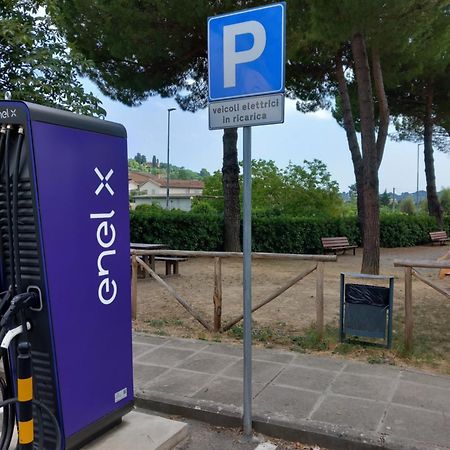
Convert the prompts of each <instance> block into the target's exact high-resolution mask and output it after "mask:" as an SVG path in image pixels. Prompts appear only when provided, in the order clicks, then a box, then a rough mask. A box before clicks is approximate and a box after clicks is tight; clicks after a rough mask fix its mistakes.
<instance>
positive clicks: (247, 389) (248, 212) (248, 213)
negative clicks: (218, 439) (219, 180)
mask: <svg viewBox="0 0 450 450" xmlns="http://www.w3.org/2000/svg"><path fill="white" fill-rule="evenodd" d="M243 159H244V194H243V197H244V217H243V259H244V261H243V266H244V268H243V269H244V273H243V282H244V283H243V284H244V417H243V428H244V437H245V438H251V437H252V253H251V252H252V128H251V127H244V136H243Z"/></svg>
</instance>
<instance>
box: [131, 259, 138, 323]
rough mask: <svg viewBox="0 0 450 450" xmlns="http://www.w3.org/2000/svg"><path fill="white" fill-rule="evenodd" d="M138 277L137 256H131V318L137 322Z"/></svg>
mask: <svg viewBox="0 0 450 450" xmlns="http://www.w3.org/2000/svg"><path fill="white" fill-rule="evenodd" d="M137 276H138V263H137V260H136V255H132V256H131V317H132V319H133V320H136V316H137Z"/></svg>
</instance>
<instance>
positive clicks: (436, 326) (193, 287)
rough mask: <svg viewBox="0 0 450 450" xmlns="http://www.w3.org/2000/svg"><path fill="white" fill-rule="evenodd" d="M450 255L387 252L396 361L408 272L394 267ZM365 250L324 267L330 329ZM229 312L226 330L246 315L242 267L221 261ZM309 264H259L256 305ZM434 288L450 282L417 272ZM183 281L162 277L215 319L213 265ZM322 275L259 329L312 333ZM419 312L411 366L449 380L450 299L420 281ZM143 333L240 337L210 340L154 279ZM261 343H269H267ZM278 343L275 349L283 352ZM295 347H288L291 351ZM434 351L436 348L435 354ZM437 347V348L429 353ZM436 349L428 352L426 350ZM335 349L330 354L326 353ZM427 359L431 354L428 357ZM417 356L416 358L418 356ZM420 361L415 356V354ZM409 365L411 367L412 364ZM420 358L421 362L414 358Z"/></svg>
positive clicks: (260, 319)
mask: <svg viewBox="0 0 450 450" xmlns="http://www.w3.org/2000/svg"><path fill="white" fill-rule="evenodd" d="M448 251H449V246H434V247H433V246H419V247H412V248H394V249H382V250H381V261H380V265H381V270H380V272H381V274H383V275H394V277H395V295H394V341H395V342H396V345H397V350H396V352H394V353H395V355H394V356H395V357H398V356H399V355H400V354H401V345H402V334H403V314H404V313H403V311H404V269H403V268H396V267H394V265H393V262H394V260H395V259H408V260H411V259H412V260H424V259H427V260H436V259H437V258H439V257H441V256H443V255H444V254H445V253H446V252H448ZM361 259H362V250H361V249H358V250H357V252H356V256H353V254H352V252H351V251H349V252H347V254H345V255H342V256H339V257H338V261H337V262H330V263H326V264H325V282H324V296H325V300H324V302H325V324H328V325H329V326H330V327H334V328H337V326H338V320H339V283H340V274H341V272H346V273H349V272H353V273H355V272H356V273H357V272H359V271H360V268H361ZM222 261H223V262H222V280H223V287H222V289H223V307H222V323H223V324H226V323H227V322H228V321H229V320H230V319H231V318H234V317H235V316H237V315H239V314H240V313H242V260H241V259H237V258H233V259H231V258H230V259H229V258H225V259H223V260H222ZM314 264H315V263H313V262H308V261H286V260H282V261H280V260H278V261H275V260H261V259H255V260H254V261H253V266H252V291H253V295H252V297H253V305H256V304H257V303H259V301H261V300H262V299H264V298H266V297H267V296H268V295H270V294H271V293H272V292H274V291H276V290H277V289H278V288H280V287H281V286H283V285H284V284H286V283H287V282H288V281H289V280H290V279H292V278H294V277H295V276H296V275H298V274H299V273H300V272H301V271H303V270H305V269H306V268H308V267H313V266H314ZM418 270H419V271H420V272H421V273H423V274H424V275H425V276H426V277H427V278H428V279H429V280H430V281H432V282H436V283H440V285H441V286H442V287H444V288H446V289H449V290H450V277H447V278H446V279H445V280H444V281H439V280H438V270H431V269H418ZM156 271H157V273H159V274H163V273H164V265H163V263H157V266H156ZM180 273H181V275H179V276H170V277H163V278H164V279H165V281H166V282H167V283H169V284H170V285H171V286H173V287H174V288H175V290H176V291H177V292H178V293H179V294H180V295H181V296H182V297H183V298H184V299H186V300H187V301H189V302H190V303H191V304H192V305H193V306H194V307H195V308H196V309H197V310H199V311H200V312H201V313H202V315H203V317H205V318H206V319H207V320H209V321H210V322H212V320H213V300H212V299H213V289H214V260H213V259H212V258H191V259H189V260H188V261H187V262H183V263H180ZM315 292H316V276H315V272H313V273H312V274H311V275H309V276H308V277H306V278H305V279H303V280H302V281H300V282H299V283H297V284H296V285H294V286H293V287H291V288H290V289H288V290H287V291H286V292H284V293H283V294H281V295H280V296H279V297H278V298H276V299H275V300H273V301H272V302H271V303H269V304H268V305H266V306H264V307H263V308H261V309H260V310H259V311H257V312H255V313H254V314H253V321H254V327H256V328H259V329H265V330H276V329H281V330H283V333H284V334H288V335H289V336H295V335H299V334H301V333H304V332H305V330H308V329H311V325H312V323H313V322H315V314H316V312H315ZM413 305H414V308H413V310H414V324H415V329H414V333H415V335H414V336H415V344H416V343H418V344H419V345H416V348H418V352H419V353H420V354H417V355H416V357H415V360H414V361H412V362H411V361H409V360H411V355H407V358H406V359H407V361H406V363H409V362H411V363H412V364H414V365H419V366H424V365H428V366H430V367H431V368H435V369H437V370H439V371H441V372H442V371H443V372H445V373H447V372H449V373H450V331H449V327H448V324H449V323H450V300H449V299H447V298H445V297H444V296H443V295H441V294H439V293H438V292H436V291H435V290H434V289H432V288H430V287H429V286H427V285H425V284H424V283H423V282H421V281H419V280H417V279H415V278H413ZM134 328H135V329H136V330H138V331H147V332H151V333H156V334H162V335H175V336H181V337H194V338H200V339H214V340H222V341H224V340H230V339H233V338H235V337H236V333H234V334H233V333H231V334H230V333H224V334H221V335H214V334H212V333H208V332H207V331H206V330H205V329H204V328H203V327H202V326H201V325H200V324H199V323H198V322H197V321H196V320H195V319H194V318H192V317H191V316H190V315H189V314H188V313H187V312H186V311H185V310H184V308H183V307H182V306H181V305H180V304H179V303H178V302H177V301H176V300H175V298H174V297H173V296H172V295H171V294H170V293H169V292H168V291H167V290H165V289H164V288H162V287H160V286H159V285H158V284H157V283H156V282H155V281H154V280H152V279H149V278H145V279H139V280H138V318H137V320H136V321H135V323H134ZM261 341H262V342H263V343H265V344H267V343H268V342H264V339H261ZM276 344H277V342H271V345H276ZM288 346H289V345H288ZM430 346H431V347H430ZM429 348H430V349H429ZM427 349H429V350H427ZM324 350H330V348H324ZM424 352H425V353H427V354H426V355H425V354H423V353H424ZM416 353H417V352H416ZM413 356H414V355H413ZM408 358H409V360H408ZM413 359H414V358H413Z"/></svg>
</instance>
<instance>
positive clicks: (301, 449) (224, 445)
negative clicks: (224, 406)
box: [173, 416, 326, 450]
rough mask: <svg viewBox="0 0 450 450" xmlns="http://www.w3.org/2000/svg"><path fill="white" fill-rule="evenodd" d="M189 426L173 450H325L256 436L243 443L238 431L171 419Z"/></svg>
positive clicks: (181, 419)
mask: <svg viewBox="0 0 450 450" xmlns="http://www.w3.org/2000/svg"><path fill="white" fill-rule="evenodd" d="M173 418H174V419H176V420H179V421H182V422H185V423H187V424H188V425H189V437H188V438H187V439H186V440H185V441H183V442H182V443H180V444H179V445H178V446H177V447H175V449H174V450H326V449H325V448H323V447H318V446H310V445H305V444H301V443H299V442H286V441H281V440H279V439H274V438H269V437H267V436H263V435H256V441H255V442H250V443H249V442H243V441H242V433H241V432H240V430H237V429H233V428H222V427H215V426H211V425H208V424H206V423H203V422H198V421H195V420H189V419H185V418H182V417H178V416H177V417H173Z"/></svg>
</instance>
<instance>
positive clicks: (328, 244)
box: [322, 236, 358, 254]
mask: <svg viewBox="0 0 450 450" xmlns="http://www.w3.org/2000/svg"><path fill="white" fill-rule="evenodd" d="M322 246H323V250H324V253H326V252H327V251H330V252H333V253H335V254H337V252H339V251H342V253H345V252H346V251H347V250H353V254H355V250H356V249H357V248H358V246H357V245H350V244H349V242H348V239H347V238H346V237H345V236H340V237H324V238H322Z"/></svg>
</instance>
